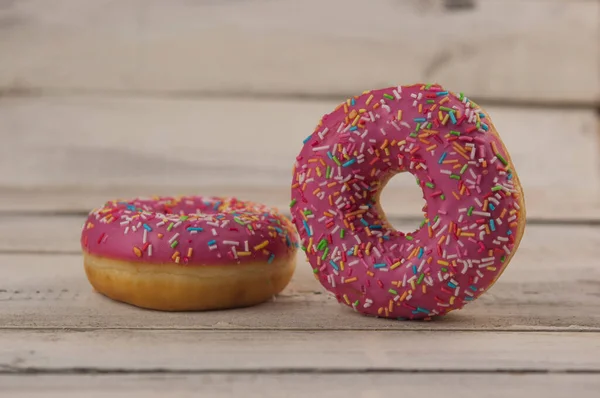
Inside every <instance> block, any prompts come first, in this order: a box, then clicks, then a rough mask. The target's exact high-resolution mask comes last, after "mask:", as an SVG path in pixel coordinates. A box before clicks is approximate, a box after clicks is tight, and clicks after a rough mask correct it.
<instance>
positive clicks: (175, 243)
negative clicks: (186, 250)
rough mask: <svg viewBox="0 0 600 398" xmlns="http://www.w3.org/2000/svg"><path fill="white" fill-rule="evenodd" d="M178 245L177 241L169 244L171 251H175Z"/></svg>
mask: <svg viewBox="0 0 600 398" xmlns="http://www.w3.org/2000/svg"><path fill="white" fill-rule="evenodd" d="M178 244H179V242H178V241H176V240H175V241H173V243H171V249H175V247H177V245H178Z"/></svg>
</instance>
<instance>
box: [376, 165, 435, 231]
mask: <svg viewBox="0 0 600 398" xmlns="http://www.w3.org/2000/svg"><path fill="white" fill-rule="evenodd" d="M425 203H426V202H425V199H423V191H422V190H421V187H419V186H418V185H417V180H416V178H415V176H413V175H412V174H410V173H408V172H404V173H399V174H396V175H394V176H393V177H391V179H390V180H389V181H388V182H387V184H386V185H385V187H384V188H383V191H381V196H380V197H379V205H380V206H381V209H382V210H383V213H384V215H385V216H386V218H387V221H388V223H389V224H391V226H392V227H394V229H396V230H397V231H401V232H403V233H411V232H415V231H416V230H417V229H419V226H420V224H421V222H422V221H423V218H424V214H423V211H422V209H423V206H425ZM417 220H418V221H417Z"/></svg>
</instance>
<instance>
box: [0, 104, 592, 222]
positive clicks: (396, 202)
mask: <svg viewBox="0 0 600 398" xmlns="http://www.w3.org/2000/svg"><path fill="white" fill-rule="evenodd" d="M335 105H336V102H335V101H324V102H301V101H288V102H285V101H284V102H281V101H279V102H278V101H271V100H261V101H252V100H197V101H194V100H180V101H175V100H156V99H155V100H152V99H131V98H130V99H114V98H113V99H107V98H102V99H100V98H95V99H94V98H92V99H90V98H81V97H74V98H62V97H53V98H40V99H33V98H31V99H10V98H5V99H0V132H1V133H2V134H6V136H7V137H10V140H9V142H8V143H6V142H5V144H3V145H2V146H0V170H4V171H5V172H3V173H2V174H0V210H5V211H21V212H22V211H29V210H45V211H56V210H61V211H65V210H68V211H82V212H87V211H89V210H90V209H91V208H93V207H96V206H100V205H101V204H103V203H104V202H105V201H106V200H108V199H112V198H117V197H119V198H127V197H133V196H144V195H154V194H168V195H176V194H184V193H193V194H198V193H201V194H205V195H234V196H239V197H243V198H246V199H252V200H257V201H260V202H264V203H267V204H269V205H273V206H277V207H279V208H281V209H286V208H287V207H288V204H289V200H290V188H289V186H290V185H291V179H292V176H291V172H292V164H293V162H294V159H295V157H296V155H297V154H298V153H299V151H300V148H301V147H302V141H303V139H304V138H305V137H306V136H307V135H308V134H310V133H311V132H312V131H313V128H314V126H315V125H316V123H317V122H318V120H319V118H320V117H321V116H322V115H323V114H325V113H327V112H329V111H330V110H331V109H333V108H334V106H335ZM488 110H489V112H490V114H491V115H492V117H493V119H494V122H495V124H496V126H497V128H498V130H499V131H500V133H501V135H502V137H503V139H504V141H505V143H506V145H507V147H508V148H509V151H510V153H511V156H512V157H513V160H514V162H515V165H516V168H517V171H518V173H519V176H520V178H521V180H522V183H523V185H524V188H525V196H526V202H527V205H528V206H527V208H528V211H527V214H528V216H529V217H530V218H532V219H545V220H547V219H577V220H589V219H595V220H599V219H600V178H599V175H598V174H599V170H598V168H597V164H598V162H600V159H599V155H598V154H599V153H600V152H599V149H600V145H599V142H598V141H599V140H598V138H599V134H598V133H599V126H598V120H597V116H596V114H595V112H594V111H591V110H589V111H586V110H567V109H561V110H558V109H555V110H551V109H550V110H548V109H536V108H505V107H497V106H490V107H488ZM421 196H422V193H421V192H419V190H418V188H417V187H416V184H415V182H414V179H413V178H412V177H411V176H410V175H408V174H405V175H401V176H398V177H396V178H395V179H394V180H392V182H391V183H390V186H389V187H387V188H386V190H384V193H383V198H382V201H383V204H384V208H385V209H386V211H387V213H388V215H390V216H400V217H420V216H421V213H420V210H421V208H422V206H423V204H424V202H423V200H422V198H421Z"/></svg>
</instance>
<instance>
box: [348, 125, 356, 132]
mask: <svg viewBox="0 0 600 398" xmlns="http://www.w3.org/2000/svg"><path fill="white" fill-rule="evenodd" d="M348 130H350V131H354V130H358V126H352V127H350V128H349V129H348Z"/></svg>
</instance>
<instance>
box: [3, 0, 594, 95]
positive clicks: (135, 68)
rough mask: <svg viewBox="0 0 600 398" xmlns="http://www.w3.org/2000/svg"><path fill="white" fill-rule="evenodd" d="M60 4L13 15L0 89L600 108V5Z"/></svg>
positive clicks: (351, 0) (424, 1)
mask: <svg viewBox="0 0 600 398" xmlns="http://www.w3.org/2000/svg"><path fill="white" fill-rule="evenodd" d="M449 3H452V2H450V1H444V0H410V1H394V2H392V1H387V0H371V1H369V4H368V6H365V3H364V2H363V1H361V0H331V1H328V2H325V3H323V2H322V1H321V0H303V1H301V2H298V1H293V0H285V1H244V2H240V1H229V2H217V1H204V2H190V1H186V0H177V1H169V2H168V4H167V3H164V2H160V1H140V0H123V1H118V2H115V1H111V0H101V1H92V0H88V1H81V0H61V1H55V2H54V3H53V7H50V8H48V7H46V2H45V1H44V0H20V1H13V2H8V3H7V4H6V5H5V6H4V7H3V8H2V9H1V10H0V28H1V29H2V35H1V39H0V53H1V54H10V56H7V57H4V58H3V60H2V63H1V64H0V92H2V91H4V92H7V93H13V94H32V93H39V92H42V93H43V92H88V93H93V92H127V93H141V94H164V95H198V94H210V93H215V92H218V93H220V94H224V93H225V94H230V95H240V94H241V95H296V96H298V95H302V96H315V95H334V96H346V95H351V94H355V93H360V92H362V91H364V90H366V89H370V88H375V87H383V86H386V85H391V84H396V83H398V82H414V81H426V82H433V81H435V82H439V83H443V84H445V85H446V86H448V88H450V89H452V90H456V91H464V92H466V93H468V95H469V96H471V97H473V98H476V99H481V98H492V99H498V100H501V101H535V102H557V103H564V102H572V103H582V104H592V103H597V102H598V100H599V98H600V80H599V79H600V77H599V75H598V68H599V62H600V61H599V52H600V45H599V43H600V36H599V35H598V33H599V32H598V26H599V25H600V3H599V2H598V1H596V0H592V1H590V0H575V1H566V0H548V1H539V0H477V1H475V2H474V7H472V8H462V9H449V7H446V6H445V5H446V4H449Z"/></svg>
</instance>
